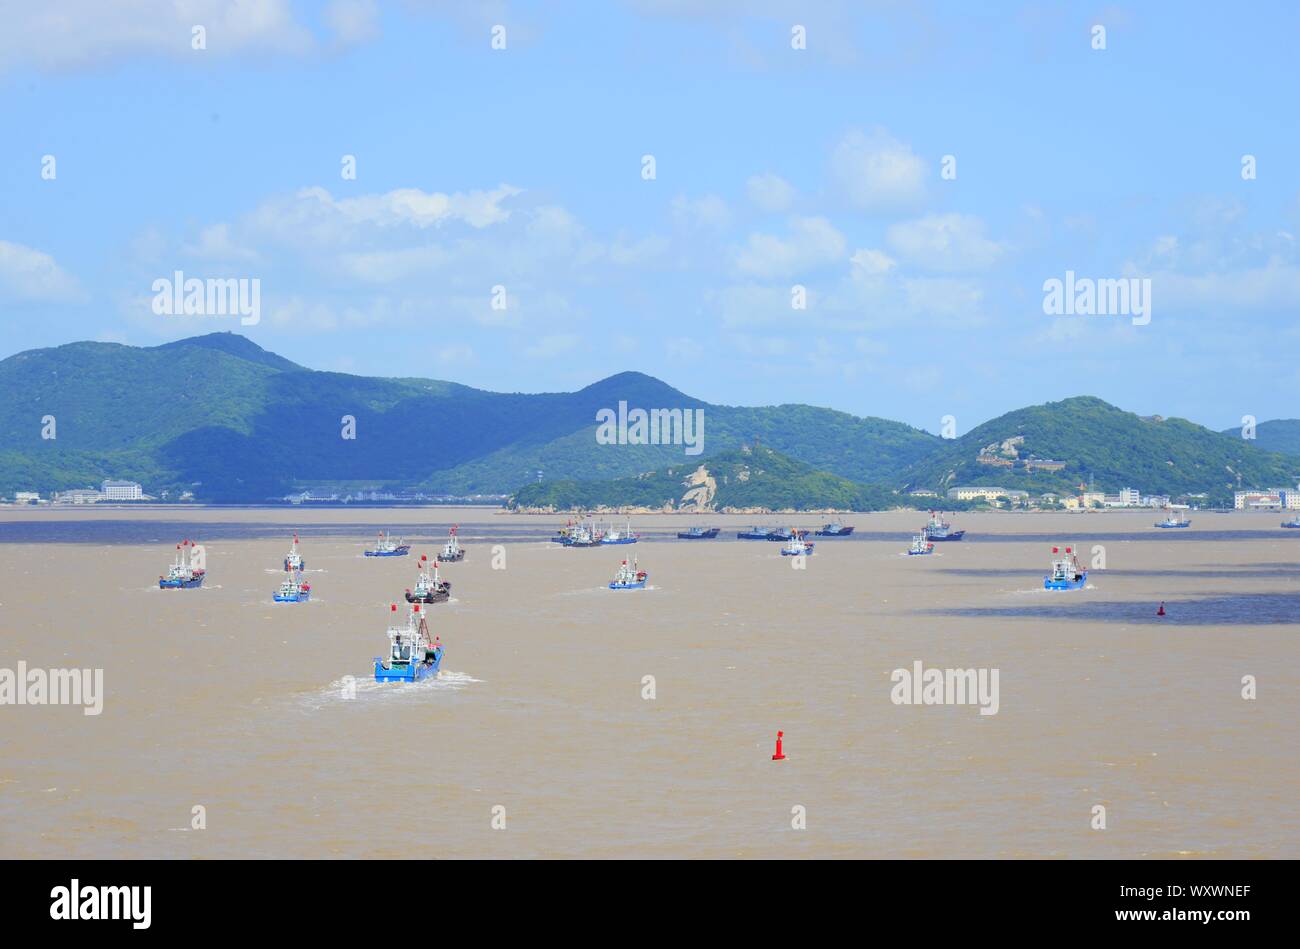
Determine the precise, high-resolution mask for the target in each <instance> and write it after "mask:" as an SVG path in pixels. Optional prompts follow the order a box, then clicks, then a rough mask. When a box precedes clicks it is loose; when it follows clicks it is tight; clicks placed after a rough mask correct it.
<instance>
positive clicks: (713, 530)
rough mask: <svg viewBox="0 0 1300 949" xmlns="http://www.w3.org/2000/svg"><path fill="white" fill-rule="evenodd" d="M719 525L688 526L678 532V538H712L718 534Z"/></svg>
mask: <svg viewBox="0 0 1300 949" xmlns="http://www.w3.org/2000/svg"><path fill="white" fill-rule="evenodd" d="M718 530H719V528H717V527H688V528H687V529H686V530H684V531H678V532H677V539H678V540H712V539H713V538H715V537H717V536H718Z"/></svg>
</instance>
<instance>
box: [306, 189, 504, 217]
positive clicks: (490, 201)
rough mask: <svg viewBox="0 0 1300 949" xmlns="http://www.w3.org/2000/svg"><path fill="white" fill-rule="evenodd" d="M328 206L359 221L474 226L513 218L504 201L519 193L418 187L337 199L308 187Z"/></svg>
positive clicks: (327, 193) (324, 191) (500, 190)
mask: <svg viewBox="0 0 1300 949" xmlns="http://www.w3.org/2000/svg"><path fill="white" fill-rule="evenodd" d="M308 190H309V191H311V192H313V197H315V198H317V199H318V200H320V201H322V202H323V203H324V204H325V205H326V206H332V207H333V208H335V209H337V210H338V211H339V212H340V213H341V214H342V215H343V216H344V217H346V218H347V219H348V220H351V221H355V222H357V223H367V224H378V225H380V226H391V225H395V224H411V225H414V226H415V227H421V228H424V227H432V226H434V225H438V224H442V223H444V222H446V221H453V220H458V221H463V222H465V223H466V224H468V225H470V226H471V227H478V228H483V227H488V226H489V225H492V224H500V223H501V222H502V221H505V220H506V219H507V218H509V217H510V212H509V211H507V210H505V209H504V208H502V207H501V202H502V201H504V200H505V199H507V198H511V197H514V196H515V195H517V194H519V193H520V189H519V188H516V187H514V186H513V185H507V184H503V185H499V186H498V187H497V188H496V189H495V190H493V191H468V192H456V193H454V194H444V193H442V192H440V191H421V190H420V189H419V188H398V189H397V190H395V191H389V192H386V193H385V194H369V195H362V196H360V197H356V198H343V199H341V200H338V201H335V199H334V198H333V197H332V196H331V195H330V194H329V192H328V191H326V190H325V189H324V188H311V189H308Z"/></svg>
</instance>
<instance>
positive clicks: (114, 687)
mask: <svg viewBox="0 0 1300 949" xmlns="http://www.w3.org/2000/svg"><path fill="white" fill-rule="evenodd" d="M923 518H924V515H923V514H916V513H890V514H872V515H857V516H853V517H849V518H846V519H845V522H846V523H851V524H854V525H855V526H856V527H857V533H856V534H855V535H854V536H853V537H852V538H849V539H818V543H817V547H816V552H815V554H814V555H813V556H812V557H810V558H808V559H807V561H806V563H805V565H804V568H803V569H797V568H796V567H795V566H793V564H794V563H795V561H794V560H793V559H791V558H783V557H781V556H780V555H779V550H780V545H779V544H775V543H765V542H738V541H736V540H735V539H734V534H735V531H736V530H737V529H739V528H742V527H744V526H747V524H748V523H749V519H748V518H736V517H721V516H713V517H709V518H694V517H692V518H686V517H671V516H660V517H640V518H637V519H635V521H634V524H633V527H634V529H638V530H641V531H642V532H644V534H645V535H647V536H645V538H644V539H643V541H642V542H641V543H640V544H637V545H636V546H627V547H612V548H610V547H606V548H596V549H589V550H572V549H563V548H560V547H559V546H557V545H554V544H552V543H550V542H549V541H548V539H547V538H548V537H549V535H550V533H551V532H552V529H553V528H554V527H555V526H556V525H557V524H558V523H562V521H563V520H564V519H563V518H562V517H536V516H523V515H505V514H500V513H497V512H494V511H491V510H486V509H478V510H459V511H450V510H446V509H442V510H438V509H417V510H412V509H406V510H375V509H370V510H351V509H348V510H342V509H333V510H312V511H303V510H296V509H294V510H290V509H273V510H251V509H249V510H225V509H215V508H213V509H189V510H178V509H170V510H169V509H153V510H148V509H142V510H131V511H125V510H121V509H116V510H114V509H103V510H80V511H77V510H63V511H51V510H48V509H47V510H36V509H28V510H22V509H7V510H3V511H0V668H8V669H14V668H16V665H17V663H18V661H19V660H23V661H25V662H26V664H27V666H28V667H29V668H46V669H48V668H70V667H76V668H98V669H102V670H103V676H104V692H105V697H104V706H103V711H102V714H100V715H98V716H86V715H84V714H83V713H82V710H81V709H80V708H78V707H67V706H30V705H25V706H14V705H3V706H0V857H38V858H39V857H178V858H220V857H240V856H253V857H1085V858H1088V857H1179V856H1191V857H1195V856H1218V857H1292V858H1294V857H1297V856H1300V816H1298V815H1297V808H1296V796H1297V795H1296V792H1297V783H1298V779H1300V760H1298V759H1297V754H1296V750H1297V748H1300V714H1298V713H1300V649H1297V642H1296V635H1297V626H1296V624H1297V621H1300V531H1284V530H1281V529H1279V527H1278V524H1279V522H1280V521H1281V520H1282V517H1280V516H1278V515H1265V514H1234V515H1211V514H1197V513H1193V515H1192V519H1193V526H1192V527H1191V528H1190V529H1188V530H1184V531H1160V530H1156V529H1154V528H1153V526H1152V523H1153V521H1154V520H1155V519H1156V518H1155V516H1154V515H1153V514H1152V513H1145V514H1121V513H1105V514H1084V515H1067V514H1059V515H1015V514H985V515H957V516H954V517H953V520H954V521H955V522H956V524H957V526H959V527H965V528H967V529H968V531H969V533H968V535H967V539H966V540H965V541H963V542H961V543H953V544H940V545H938V547H937V552H936V554H935V555H934V556H931V557H911V558H909V557H906V556H903V555H902V553H903V551H904V550H905V549H906V546H907V540H908V536H909V534H910V532H911V531H913V530H915V529H916V528H917V527H919V526H920V524H921V522H922V520H923ZM760 520H762V521H763V522H765V523H770V524H775V523H777V522H778V520H781V519H777V518H762V519H760ZM784 520H786V521H792V522H793V523H797V524H801V525H813V524H815V523H816V522H817V521H818V520H821V519H819V518H815V517H810V516H803V517H798V518H793V519H789V518H787V519H784ZM452 521H459V523H461V525H462V528H461V535H462V537H463V539H464V541H465V544H466V546H467V548H468V551H469V553H468V557H467V559H466V560H465V561H464V562H463V563H458V564H451V565H447V566H444V567H443V575H444V577H446V578H447V579H450V580H451V581H452V583H453V593H454V599H453V600H452V602H450V603H447V604H441V605H436V606H433V607H431V608H430V611H431V616H432V618H433V628H434V630H435V631H436V632H437V633H438V634H439V635H440V636H441V637H442V641H443V643H444V644H445V646H446V650H447V651H446V658H445V660H444V663H443V671H442V674H441V676H440V677H439V678H438V679H437V680H435V681H430V682H425V683H421V684H418V685H387V686H382V687H381V686H379V685H378V684H376V683H375V682H374V681H373V677H372V674H371V670H372V662H371V660H372V657H374V656H376V655H379V654H380V653H381V652H383V651H384V649H385V646H386V642H387V640H386V636H385V629H386V627H387V625H388V620H389V609H388V607H389V604H390V603H391V602H394V601H395V600H396V601H400V598H401V595H402V591H403V589H404V588H406V587H408V586H411V585H413V582H414V579H415V569H416V563H415V557H410V558H394V559H365V558H363V557H362V556H361V552H362V550H363V549H364V548H365V547H366V546H367V544H368V543H370V542H371V541H372V540H373V537H374V533H375V531H376V530H378V529H380V528H384V527H392V528H393V529H394V530H395V531H396V530H402V531H404V532H405V535H406V538H407V540H408V541H411V542H413V544H414V553H415V554H417V555H418V554H420V553H428V554H429V555H430V556H432V555H433V554H434V553H435V551H436V550H437V549H438V548H439V547H440V545H441V543H442V542H443V540H444V539H445V534H446V527H447V525H448V524H449V523H451V522H452ZM689 523H712V524H716V525H718V526H721V527H723V528H724V536H723V537H721V538H719V539H718V540H716V541H678V540H676V539H673V533H674V532H675V531H677V530H679V529H682V528H683V527H684V526H685V525H687V524H689ZM295 528H297V529H299V530H300V531H301V532H302V544H303V555H304V557H305V559H306V561H307V568H308V578H309V579H310V581H311V583H312V585H313V588H314V599H313V601H312V602H310V603H307V604H301V605H288V604H281V605H277V604H273V603H272V602H271V593H272V591H273V590H274V589H275V587H276V585H277V584H278V583H279V581H280V579H281V576H282V573H281V570H280V566H281V561H282V559H283V557H284V553H285V551H286V549H287V547H288V542H289V539H290V534H291V533H292V531H293V530H294V529H295ZM183 537H190V538H193V539H195V540H197V541H199V542H200V543H203V544H205V545H206V548H207V559H208V574H209V578H208V581H207V585H206V586H205V587H204V588H203V589H200V590H194V591H160V590H159V589H158V588H157V577H158V574H159V573H161V572H162V571H163V570H164V569H165V566H166V564H167V563H168V562H170V560H171V556H172V553H173V550H174V547H173V545H174V544H175V543H176V542H177V541H179V540H180V539H182V538H183ZM1055 542H1061V543H1068V542H1073V543H1076V544H1078V545H1079V547H1080V549H1081V550H1082V551H1083V553H1084V558H1085V560H1091V559H1092V557H1093V556H1094V555H1093V552H1092V551H1093V548H1094V547H1096V546H1101V547H1104V553H1105V558H1106V569H1104V570H1093V571H1092V573H1091V576H1090V580H1089V586H1088V588H1087V589H1086V590H1082V591H1078V592H1068V593H1049V592H1047V591H1044V590H1043V589H1042V576H1043V573H1044V571H1045V569H1046V567H1047V563H1048V560H1049V559H1050V555H1051V554H1050V551H1051V545H1052V544H1053V543H1055ZM494 548H495V551H494ZM630 553H634V554H635V555H636V556H637V558H638V559H639V562H640V566H641V567H642V568H643V569H646V570H648V571H649V574H650V584H651V588H650V589H647V590H644V591H628V592H613V591H610V590H608V589H605V584H606V583H607V582H608V580H609V579H610V577H611V576H612V575H613V573H614V570H615V568H616V567H617V565H618V562H619V560H620V559H622V557H623V556H625V555H627V554H630ZM494 559H495V561H496V563H495V567H496V568H494ZM1161 601H1164V602H1165V604H1166V610H1167V615H1166V616H1164V617H1157V616H1156V615H1155V612H1156V609H1157V607H1158V606H1159V604H1160V602H1161ZM402 608H403V609H404V608H405V607H404V605H403V607H402ZM917 660H920V661H921V662H923V663H924V665H925V667H927V668H930V667H938V668H985V669H997V670H998V671H999V708H998V712H997V714H996V715H981V714H980V713H979V709H978V708H977V707H975V706H973V705H961V706H941V705H931V706H925V705H922V706H915V705H911V706H909V705H896V704H894V703H893V702H892V701H891V697H890V696H891V689H892V683H891V678H890V677H891V673H892V672H893V670H895V669H898V668H908V669H910V668H911V667H912V664H913V663H914V662H915V661H917ZM349 676H350V677H353V679H354V681H355V682H356V690H355V696H354V697H352V698H348V697H346V695H347V693H346V685H347V683H348V681H349V680H348V677H349ZM646 676H653V677H654V687H655V697H654V698H653V699H647V698H643V689H644V686H643V680H644V677H646ZM1244 676H1255V677H1256V678H1257V681H1258V697H1257V698H1256V699H1254V700H1246V699H1244V698H1243V697H1242V688H1243V686H1242V678H1243V677H1244ZM778 729H780V730H782V731H784V732H785V742H784V751H785V753H786V755H787V758H786V760H784V761H780V762H774V761H772V760H771V756H772V751H773V739H774V738H775V735H776V732H777V730H778ZM1095 805H1102V806H1104V807H1105V810H1106V829H1104V830H1094V829H1092V827H1091V823H1092V821H1093V808H1094V806H1095ZM198 806H201V807H202V808H204V809H205V816H206V828H204V829H192V820H193V818H192V815H193V813H194V808H195V807H198ZM797 806H802V807H803V808H804V809H806V825H807V826H806V829H802V830H796V829H793V828H792V820H793V818H792V813H793V809H795V808H796V807H797ZM494 808H504V812H502V811H500V810H499V809H498V810H496V811H495V813H497V814H498V815H499V814H501V813H504V818H505V828H504V829H494V827H493V815H494ZM498 823H499V821H498Z"/></svg>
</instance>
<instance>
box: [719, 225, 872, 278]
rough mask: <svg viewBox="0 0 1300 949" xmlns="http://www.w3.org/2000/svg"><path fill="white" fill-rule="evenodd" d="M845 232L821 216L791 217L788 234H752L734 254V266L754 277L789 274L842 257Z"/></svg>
mask: <svg viewBox="0 0 1300 949" xmlns="http://www.w3.org/2000/svg"><path fill="white" fill-rule="evenodd" d="M846 251H847V244H846V243H845V241H844V235H843V234H841V233H840V232H839V231H837V230H836V229H835V226H834V225H832V224H831V222H830V221H828V220H826V218H824V217H804V218H794V219H792V220H791V221H790V237H788V238H781V237H776V236H774V235H772V234H751V235H750V236H749V243H748V244H746V246H745V247H744V248H743V249H742V250H741V251H740V252H739V253H738V254H737V255H736V269H737V270H739V271H740V272H741V273H744V274H751V275H753V276H755V277H764V278H772V277H789V276H793V275H794V274H797V273H801V272H804V271H807V270H813V269H815V268H818V267H823V266H826V265H827V264H832V263H835V262H837V261H841V260H843V259H844V255H845V253H846Z"/></svg>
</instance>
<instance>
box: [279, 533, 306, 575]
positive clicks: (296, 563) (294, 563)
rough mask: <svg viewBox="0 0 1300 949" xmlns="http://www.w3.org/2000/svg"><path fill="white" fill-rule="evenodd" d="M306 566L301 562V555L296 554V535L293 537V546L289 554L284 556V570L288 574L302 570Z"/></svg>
mask: <svg viewBox="0 0 1300 949" xmlns="http://www.w3.org/2000/svg"><path fill="white" fill-rule="evenodd" d="M306 566H307V564H306V563H305V562H304V561H303V559H302V555H301V554H299V553H298V535H297V534H294V535H293V545H292V546H291V547H290V548H289V552H288V553H287V554H285V555H284V569H285V570H286V571H288V572H290V573H292V572H293V571H295V570H302V569H303V568H304V567H306Z"/></svg>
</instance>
